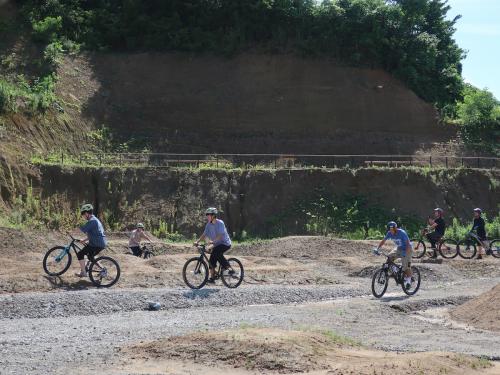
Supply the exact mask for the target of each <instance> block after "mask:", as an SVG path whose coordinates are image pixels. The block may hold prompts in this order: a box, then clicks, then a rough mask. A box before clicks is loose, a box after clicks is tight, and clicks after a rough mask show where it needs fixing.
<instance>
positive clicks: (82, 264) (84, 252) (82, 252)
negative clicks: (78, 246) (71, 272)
mask: <svg viewBox="0 0 500 375" xmlns="http://www.w3.org/2000/svg"><path fill="white" fill-rule="evenodd" d="M89 251H90V247H89V245H86V246H84V247H83V249H82V250H80V251H79V252H78V253H77V254H76V257H77V258H78V263H79V264H80V272H79V273H78V274H77V276H80V277H85V276H86V275H87V270H86V269H85V255H87V256H88V254H89Z"/></svg>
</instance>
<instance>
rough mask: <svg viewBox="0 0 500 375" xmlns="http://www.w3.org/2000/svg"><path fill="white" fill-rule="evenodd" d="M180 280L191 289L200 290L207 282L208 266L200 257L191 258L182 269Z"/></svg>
mask: <svg viewBox="0 0 500 375" xmlns="http://www.w3.org/2000/svg"><path fill="white" fill-rule="evenodd" d="M182 278H183V279H184V282H185V283H186V285H187V286H188V287H190V288H191V289H201V288H203V287H204V286H205V284H206V283H207V281H208V266H207V264H206V263H205V261H203V260H201V259H200V257H196V258H191V259H189V260H188V261H187V262H186V263H185V264H184V268H183V269H182Z"/></svg>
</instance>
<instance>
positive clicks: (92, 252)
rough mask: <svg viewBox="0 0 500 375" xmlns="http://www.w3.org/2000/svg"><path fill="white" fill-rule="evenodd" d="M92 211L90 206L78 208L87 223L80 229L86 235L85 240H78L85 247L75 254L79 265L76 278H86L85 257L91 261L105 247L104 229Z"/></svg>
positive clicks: (92, 208)
mask: <svg viewBox="0 0 500 375" xmlns="http://www.w3.org/2000/svg"><path fill="white" fill-rule="evenodd" d="M93 210H94V207H93V206H92V205H91V204H84V205H83V206H82V207H81V208H80V214H81V215H82V217H83V218H84V219H85V220H87V222H86V223H85V224H84V225H82V226H81V227H80V230H81V231H82V232H83V233H85V234H86V235H87V238H86V239H84V240H79V241H80V242H82V243H83V244H85V246H84V247H83V249H82V250H81V251H79V252H78V254H77V258H78V262H79V263H80V273H77V274H76V275H77V276H78V277H86V276H87V271H86V270H85V259H84V258H85V255H86V256H87V258H88V259H93V258H94V257H95V256H96V255H97V254H99V253H100V252H101V251H102V250H103V249H104V248H105V247H106V235H105V234H104V228H103V226H102V224H101V222H100V221H99V219H98V218H97V217H95V216H94V215H93V214H92V212H93Z"/></svg>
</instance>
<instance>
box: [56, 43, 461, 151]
mask: <svg viewBox="0 0 500 375" xmlns="http://www.w3.org/2000/svg"><path fill="white" fill-rule="evenodd" d="M60 75H61V81H60V84H59V85H58V87H59V88H58V91H59V94H60V95H61V96H62V97H63V98H64V101H65V102H66V103H69V104H71V105H70V106H68V108H67V110H68V111H69V112H70V113H72V116H73V117H75V118H76V117H79V118H82V119H85V121H89V122H92V123H95V124H97V125H101V124H106V125H107V126H109V127H110V128H111V129H112V130H113V131H116V132H118V133H119V134H121V135H123V136H134V137H136V138H141V137H146V138H148V139H150V140H152V141H154V143H155V145H156V147H157V148H159V149H163V150H175V151H181V152H190V151H196V150H199V151H209V152H214V151H216V152H237V153H240V152H248V153H259V152H288V153H290V152H295V153H351V154H352V153H358V152H359V144H360V143H361V142H362V143H363V151H364V152H365V153H370V152H372V153H375V152H376V153H378V154H384V153H404V154H408V153H412V152H413V151H416V150H417V149H420V148H421V147H422V144H423V145H424V146H423V147H424V148H432V147H433V145H434V144H435V143H439V142H443V143H445V141H447V140H449V139H450V137H452V136H453V134H452V133H450V132H448V131H444V129H443V127H442V126H439V125H438V124H437V120H436V112H435V110H434V109H433V107H432V106H431V105H430V104H428V103H425V102H424V101H422V100H421V99H419V98H418V97H417V96H416V95H415V94H414V93H413V92H411V91H410V90H408V89H407V88H406V87H405V86H404V85H403V84H402V83H401V82H399V81H398V80H396V79H394V78H393V77H392V76H390V75H389V74H387V73H385V72H384V71H382V70H376V69H368V68H350V67H345V66H340V65H339V64H338V63H336V62H335V61H331V60H325V59H303V58H298V57H295V56H293V55H265V54H242V55H239V56H237V57H234V58H220V57H213V56H200V55H198V56H191V55H186V54H173V53H162V54H160V53H143V54H89V55H85V56H78V57H75V58H68V59H67V60H66V61H65V63H64V64H63V65H62V67H61V69H60ZM367 134H370V136H369V137H367Z"/></svg>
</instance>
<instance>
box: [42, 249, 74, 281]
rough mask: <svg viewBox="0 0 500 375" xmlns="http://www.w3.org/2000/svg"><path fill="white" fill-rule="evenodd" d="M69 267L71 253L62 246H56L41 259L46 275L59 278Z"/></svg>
mask: <svg viewBox="0 0 500 375" xmlns="http://www.w3.org/2000/svg"><path fill="white" fill-rule="evenodd" d="M70 265H71V253H70V252H69V251H67V250H66V248H65V247H64V246H56V247H53V248H52V249H50V250H49V251H47V253H46V254H45V256H44V257H43V270H44V271H45V273H46V274H47V275H50V276H59V275H62V274H63V273H64V272H66V271H67V270H68V268H69V266H70Z"/></svg>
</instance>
